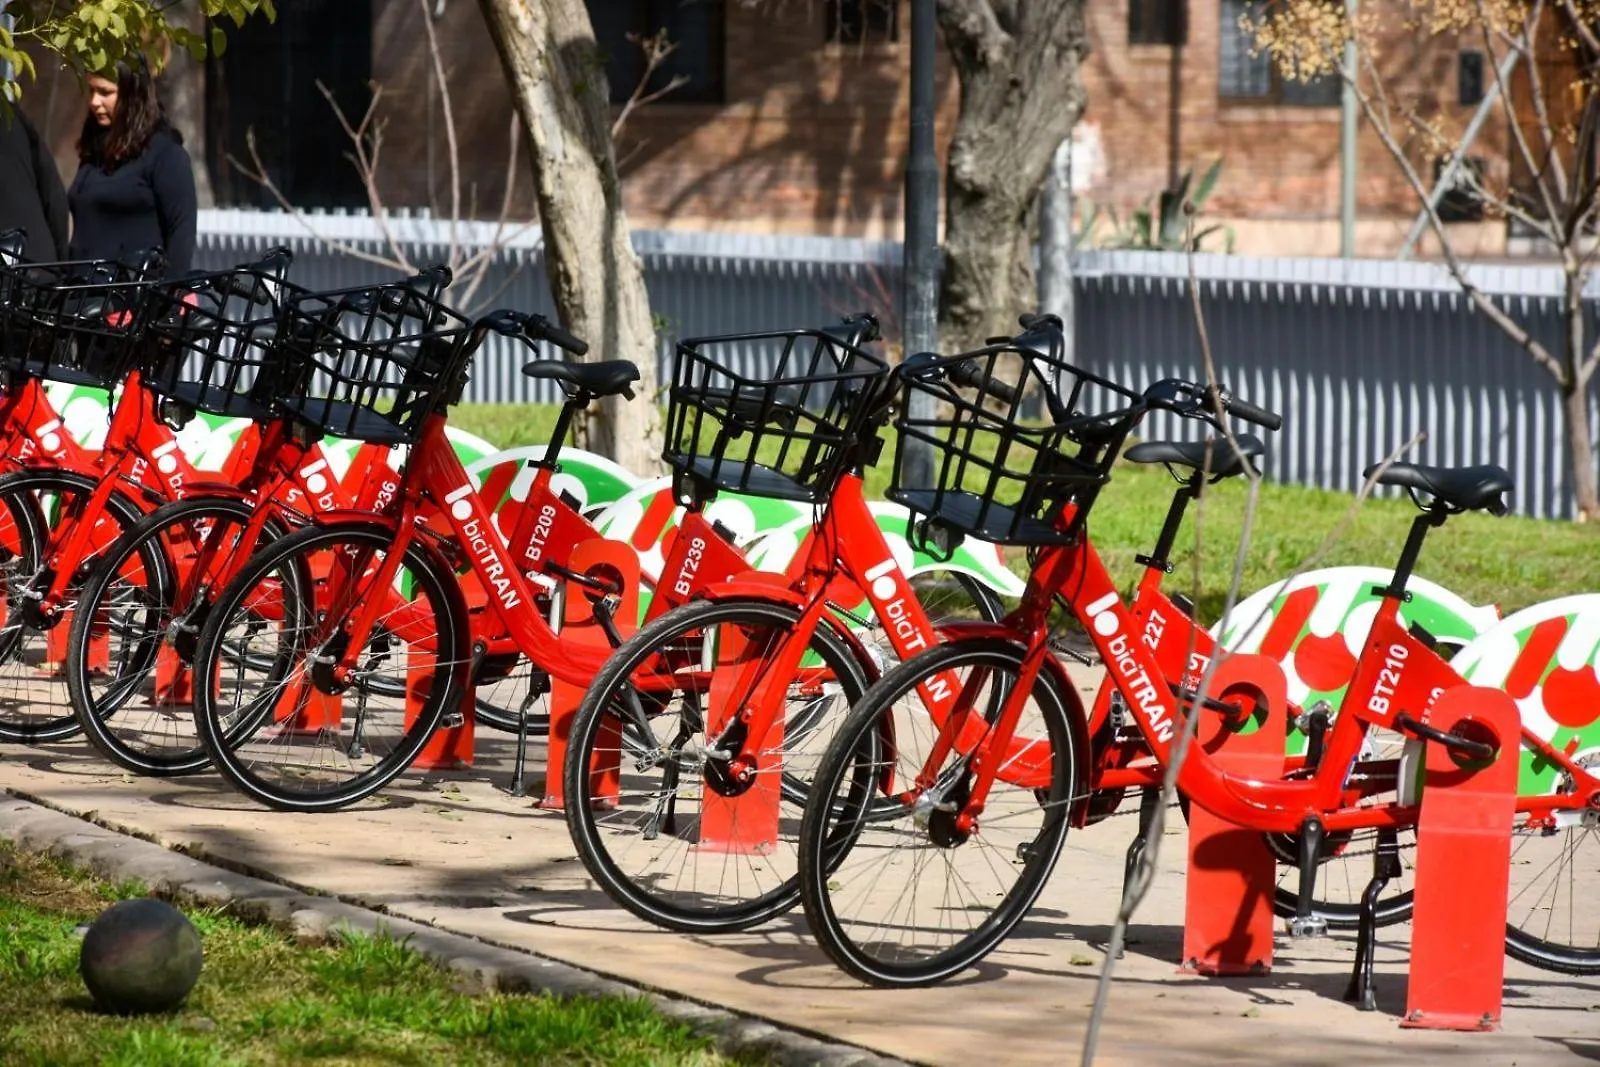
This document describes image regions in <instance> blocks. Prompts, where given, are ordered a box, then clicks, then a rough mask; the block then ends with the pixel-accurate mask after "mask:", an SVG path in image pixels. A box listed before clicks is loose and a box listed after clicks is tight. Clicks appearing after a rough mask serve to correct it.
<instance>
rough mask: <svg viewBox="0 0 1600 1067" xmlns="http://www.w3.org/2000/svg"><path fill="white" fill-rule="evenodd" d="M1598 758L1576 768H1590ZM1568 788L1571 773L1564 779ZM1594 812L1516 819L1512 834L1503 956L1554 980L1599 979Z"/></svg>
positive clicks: (1599, 844)
mask: <svg viewBox="0 0 1600 1067" xmlns="http://www.w3.org/2000/svg"><path fill="white" fill-rule="evenodd" d="M1596 759H1600V755H1596V756H1591V757H1590V758H1589V759H1587V760H1581V761H1580V762H1582V763H1585V764H1587V765H1588V766H1589V767H1593V766H1594V761H1595V760H1596ZM1566 779H1567V782H1568V783H1570V781H1571V775H1567V776H1566ZM1597 878H1600V813H1597V812H1596V811H1594V810H1593V809H1590V810H1588V811H1564V812H1560V813H1558V814H1557V815H1556V816H1555V823H1554V825H1551V824H1549V823H1538V824H1535V823H1532V822H1530V821H1529V820H1528V819H1526V818H1522V819H1519V821H1518V825H1517V826H1516V827H1515V829H1513V831H1512V834H1511V884H1510V887H1509V892H1508V894H1507V900H1506V922H1507V925H1506V952H1507V953H1509V954H1510V956H1511V958H1512V959H1516V960H1521V961H1522V962H1523V963H1526V964H1529V965H1530V966H1533V967H1538V968H1540V969H1542V970H1546V971H1556V972H1559V973H1561V974H1580V975H1597V974H1600V908H1597V907H1596V906H1595V884H1596V881H1597Z"/></svg>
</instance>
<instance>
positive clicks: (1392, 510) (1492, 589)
mask: <svg viewBox="0 0 1600 1067" xmlns="http://www.w3.org/2000/svg"><path fill="white" fill-rule="evenodd" d="M555 412H556V408H555V407H553V406H548V405H534V406H527V407H518V406H514V405H488V404H466V405H462V406H461V407H459V408H457V409H455V410H454V411H452V412H451V421H452V423H454V424H455V425H457V426H460V427H461V428H462V429H464V430H470V431H471V432H473V433H476V434H478V435H480V436H482V437H484V438H487V439H488V440H489V441H490V442H492V443H493V444H495V445H498V446H500V447H502V448H511V447H514V446H516V445H525V444H543V443H544V442H545V441H547V440H548V438H549V433H550V430H551V427H552V426H553V425H554V423H555ZM1262 436H1263V437H1265V438H1268V447H1270V446H1271V441H1270V436H1271V435H1270V434H1263V435H1262ZM892 456H893V445H892V443H890V444H889V445H887V446H886V447H885V449H884V459H883V461H882V462H881V463H879V465H878V466H877V467H875V468H874V469H873V470H871V471H870V472H868V477H867V489H868V492H869V494H870V495H873V496H881V495H882V494H883V490H884V487H885V486H886V485H887V484H888V480H889V463H890V461H891V458H892ZM1174 488H1175V485H1174V483H1173V481H1172V479H1171V478H1170V477H1168V475H1167V473H1166V471H1165V470H1163V469H1161V468H1159V467H1158V468H1149V467H1136V466H1133V465H1131V464H1124V465H1123V466H1121V467H1120V468H1118V470H1117V472H1116V475H1115V476H1114V477H1113V479H1112V481H1111V484H1110V485H1109V486H1107V487H1106V489H1105V490H1104V491H1103V492H1102V493H1101V496H1100V501H1099V503H1097V504H1096V505H1095V510H1094V513H1093V515H1092V516H1091V517H1090V523H1089V529H1090V533H1091V535H1092V536H1093V538H1094V541H1095V544H1096V546H1097V547H1098V548H1099V550H1100V553H1101V555H1102V556H1103V557H1104V558H1105V560H1106V564H1107V566H1109V567H1110V568H1111V571H1112V574H1113V575H1114V576H1116V577H1117V578H1119V579H1121V580H1123V581H1124V582H1125V584H1126V585H1127V586H1128V587H1129V588H1131V586H1132V584H1133V583H1134V582H1135V581H1136V580H1137V577H1138V571H1137V566H1136V564H1135V563H1134V560H1133V557H1134V556H1135V555H1137V554H1138V553H1140V552H1146V551H1148V550H1149V549H1150V547H1151V545H1152V544H1153V543H1154V541H1155V537H1156V534H1157V533H1158V532H1159V531H1160V529H1161V522H1162V520H1163V518H1165V516H1166V509H1167V504H1168V502H1169V501H1170V500H1171V498H1172V490H1173V489H1174ZM1246 493H1247V486H1246V484H1245V483H1244V482H1243V481H1240V480H1235V481H1232V482H1229V483H1225V484H1223V485H1220V486H1216V487H1214V488H1213V490H1212V491H1211V493H1210V495H1209V497H1208V503H1207V505H1206V507H1205V509H1204V512H1203V514H1202V515H1201V521H1200V523H1199V526H1200V527H1201V529H1202V551H1201V554H1200V580H1199V595H1198V596H1196V597H1195V601H1196V603H1197V604H1198V605H1199V607H1200V614H1201V617H1202V618H1204V619H1207V620H1210V619H1215V618H1216V617H1217V616H1218V615H1219V614H1220V613H1221V609H1222V603H1223V598H1224V596H1225V595H1226V592H1227V583H1228V579H1229V577H1230V576H1231V574H1232V571H1233V559H1234V554H1235V552H1236V550H1237V546H1238V544H1239V535H1240V533H1241V532H1242V529H1243V519H1244V503H1245V499H1246ZM1354 499H1355V498H1354V497H1353V496H1352V495H1350V494H1347V493H1335V492H1325V491H1323V490H1317V489H1305V488H1301V487H1298V486H1284V485H1275V484H1271V483H1263V484H1262V486H1261V493H1260V499H1259V502H1258V505H1257V514H1256V520H1255V523H1254V527H1253V531H1252V535H1251V541H1250V552H1249V556H1248V559H1247V562H1246V566H1245V571H1244V581H1243V586H1242V589H1241V594H1248V593H1251V592H1253V591H1255V590H1257V589H1260V588H1261V587H1263V586H1265V585H1268V584H1270V583H1272V582H1274V581H1278V580H1280V579H1282V578H1285V577H1287V576H1288V575H1289V574H1291V573H1293V572H1294V571H1295V570H1296V569H1297V568H1299V567H1300V565H1301V564H1302V563H1303V562H1304V561H1305V560H1306V559H1307V558H1308V557H1310V556H1311V555H1312V554H1313V553H1315V552H1317V551H1318V549H1319V548H1321V546H1322V544H1323V542H1324V541H1325V540H1326V539H1327V538H1328V536H1329V534H1330V533H1331V532H1332V531H1333V530H1334V528H1335V527H1336V526H1337V525H1338V524H1339V523H1340V522H1341V521H1342V520H1343V519H1344V517H1345V515H1346V514H1347V513H1348V512H1349V510H1350V506H1351V504H1352V502H1353V501H1354ZM1196 514H1197V509H1194V508H1191V510H1190V513H1189V519H1188V521H1187V522H1186V523H1185V526H1184V530H1183V533H1182V535H1181V536H1180V538H1179V542H1178V551H1177V553H1176V556H1175V560H1174V561H1175V562H1176V563H1177V565H1178V566H1177V570H1176V571H1175V572H1174V573H1173V575H1172V578H1171V587H1172V588H1173V589H1183V590H1192V589H1193V588H1194V585H1195V581H1194V557H1195V531H1196V526H1197V523H1196V521H1195V516H1196ZM1415 514H1416V509H1415V508H1414V507H1413V506H1412V504H1411V503H1410V501H1409V500H1405V499H1401V500H1368V501H1367V502H1366V503H1365V504H1363V505H1362V507H1361V509H1360V511H1359V512H1358V513H1357V514H1356V516H1355V518H1354V521H1353V522H1352V523H1351V524H1350V525H1349V526H1348V528H1346V530H1345V531H1344V533H1343V534H1342V536H1341V537H1340V538H1339V539H1338V540H1337V542H1335V543H1334V544H1333V546H1332V547H1331V548H1330V549H1329V550H1328V551H1327V552H1326V553H1325V554H1324V555H1323V556H1321V557H1320V558H1319V560H1318V565H1319V566H1340V565H1345V564H1367V565H1372V566H1382V567H1392V566H1393V565H1394V563H1395V561H1396V560H1397V559H1398V558H1399V555H1400V547H1401V545H1403V544H1404V543H1405V537H1406V533H1407V531H1408V530H1409V528H1410V521H1411V518H1412V516H1414V515H1415ZM1009 555H1010V556H1011V557H1013V566H1014V567H1015V568H1017V569H1018V573H1025V572H1026V561H1025V560H1023V558H1022V553H1021V552H1019V551H1013V552H1011V553H1009ZM1417 573H1418V574H1419V575H1421V576H1422V577H1425V578H1428V579H1431V580H1432V581H1435V582H1437V583H1439V584H1440V585H1442V586H1444V587H1445V588H1447V589H1449V590H1451V591H1452V592H1455V593H1457V594H1459V595H1460V596H1462V597H1465V598H1466V599H1467V600H1468V601H1470V602H1472V603H1474V604H1498V605H1500V608H1501V610H1502V611H1504V612H1506V613H1508V614H1509V613H1510V612H1512V611H1515V610H1517V609H1519V608H1524V607H1527V606H1528V605H1530V604H1536V603H1538V602H1540V601H1543V600H1549V599H1551V598H1553V597H1558V596H1566V595H1569V594H1573V593H1584V592H1600V527H1597V526H1595V525H1588V526H1582V525H1578V524H1575V523H1562V522H1550V521H1541V520H1537V519H1524V518H1514V517H1507V518H1503V519H1497V518H1493V517H1492V516H1489V515H1481V514H1473V515H1463V516H1460V517H1458V518H1454V519H1451V520H1450V521H1449V522H1448V523H1446V524H1445V526H1444V527H1443V528H1442V529H1440V530H1436V531H1434V532H1433V533H1431V534H1430V535H1429V538H1428V543H1427V545H1426V546H1425V547H1424V548H1423V554H1422V559H1421V562H1420V564H1419V566H1418V568H1417Z"/></svg>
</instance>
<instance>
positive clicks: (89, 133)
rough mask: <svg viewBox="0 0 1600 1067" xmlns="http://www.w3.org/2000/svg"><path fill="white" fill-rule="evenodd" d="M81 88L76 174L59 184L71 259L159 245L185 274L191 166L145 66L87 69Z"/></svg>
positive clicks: (190, 246) (172, 267) (170, 270)
mask: <svg viewBox="0 0 1600 1067" xmlns="http://www.w3.org/2000/svg"><path fill="white" fill-rule="evenodd" d="M113 75H114V77H113ZM88 89H89V114H88V116H87V117H86V118H85V119H84V121H83V134H82V136H80V137H79V139H78V159H79V160H80V163H79V166H78V176H77V177H76V178H74V179H73V180H72V187H71V188H70V189H68V190H67V200H68V201H69V203H71V205H72V247H71V252H72V256H73V258H75V259H121V258H123V257H125V256H129V255H132V254H134V253H137V252H143V251H145V250H147V249H151V248H159V249H161V251H162V252H164V253H165V254H166V259H167V267H166V274H167V276H168V277H176V276H178V275H180V274H184V273H186V272H187V271H188V270H189V264H190V261H191V260H193V258H194V228H195V193H194V168H193V167H192V165H191V164H190V162H189V153H188V152H187V151H185V150H184V147H183V136H182V135H181V134H180V133H179V132H178V131H177V130H175V129H173V127H172V125H171V124H170V123H169V122H167V116H166V112H165V111H164V110H162V107H161V101H160V99H159V98H158V97H157V96H156V86H155V81H154V80H153V79H152V78H151V76H150V68H149V67H148V66H146V65H145V62H144V60H143V59H142V58H139V57H133V58H132V59H130V60H129V61H126V62H124V63H119V64H117V67H116V69H115V70H114V71H108V72H107V73H106V74H105V75H98V74H91V75H90V76H89V78H88Z"/></svg>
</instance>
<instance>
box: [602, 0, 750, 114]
mask: <svg viewBox="0 0 1600 1067" xmlns="http://www.w3.org/2000/svg"><path fill="white" fill-rule="evenodd" d="M588 7H589V22H590V25H592V26H593V27H594V38H595V41H596V43H597V44H599V46H600V52H601V54H602V55H603V56H604V57H605V63H606V82H607V83H608V84H609V86H610V88H611V102H612V103H614V104H621V103H626V102H627V100H628V98H629V97H631V96H632V95H633V91H634V90H635V89H637V88H638V87H639V80H640V79H641V78H643V77H644V66H645V63H644V50H643V49H641V48H640V47H639V45H638V43H637V41H636V40H629V39H628V38H629V36H630V35H632V36H633V37H635V38H645V37H650V36H653V35H654V34H657V33H661V32H663V31H664V32H665V33H666V35H667V40H668V41H670V42H671V43H672V44H674V45H676V46H677V47H676V48H674V49H673V50H672V54H671V55H669V56H667V58H666V60H665V61H664V62H662V64H661V65H660V66H658V67H657V68H656V69H655V71H654V72H653V73H652V74H651V75H650V83H649V85H647V86H646V87H645V91H646V92H656V91H658V90H661V89H664V88H666V87H667V85H668V84H670V83H671V81H672V79H673V78H675V77H681V78H683V79H684V81H683V83H682V84H681V85H679V86H678V87H677V88H676V89H674V90H672V91H671V92H670V93H668V94H666V95H665V96H663V97H661V100H662V101H664V102H667V103H680V104H720V103H722V102H723V100H724V99H725V96H726V93H725V85H724V82H723V62H722V27H723V0H588Z"/></svg>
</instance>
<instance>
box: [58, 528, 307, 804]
mask: <svg viewBox="0 0 1600 1067" xmlns="http://www.w3.org/2000/svg"><path fill="white" fill-rule="evenodd" d="M254 511H255V506H254V505H253V504H252V503H251V502H249V501H247V500H242V499H238V498H233V497H191V498H186V499H183V500H176V501H173V502H171V503H169V504H164V505H162V506H161V507H159V508H157V509H156V510H155V511H153V512H151V513H150V514H149V515H146V516H145V517H144V518H143V519H141V520H139V522H138V523H137V524H135V525H134V527H133V528H132V529H130V530H129V531H128V532H127V533H125V534H124V535H123V536H122V537H121V538H120V539H119V540H118V541H117V543H116V544H115V545H113V546H112V547H111V548H110V550H108V551H107V552H106V554H105V556H104V557H103V558H102V559H101V561H100V563H99V564H98V565H97V566H96V567H95V569H94V571H93V572H92V573H91V574H90V576H89V580H88V581H87V582H86V583H85V584H84V587H83V592H82V595H81V596H80V597H79V601H78V603H79V606H80V610H79V611H77V612H76V613H75V614H74V616H73V620H72V636H71V639H70V642H69V644H68V650H67V688H68V691H69V693H70V694H71V697H72V705H73V711H74V713H75V714H76V715H77V717H78V723H79V725H80V726H81V727H82V729H83V732H84V736H85V737H86V738H87V739H88V740H89V742H90V743H91V744H92V745H94V747H95V748H96V750H98V751H99V753H100V754H101V755H102V756H104V757H105V758H106V759H108V760H110V761H111V762H113V763H115V764H117V765H118V766H120V767H122V768H124V769H125V770H128V771H131V772H132V773H134V774H139V775H147V776H152V777H176V776H180V775H185V774H194V773H196V772H198V771H201V770H204V769H205V768H206V767H207V766H209V765H210V762H211V759H210V756H209V755H207V753H206V750H205V746H204V745H203V744H202V743H201V741H200V738H199V736H198V735H197V734H196V735H194V736H193V737H192V744H186V743H184V741H186V740H188V739H184V740H180V741H179V743H178V744H170V743H169V744H161V743H159V742H160V740H161V738H158V737H154V736H152V734H153V731H151V730H148V729H141V730H133V729H129V728H127V727H126V726H124V727H121V728H119V727H117V726H115V725H114V722H113V720H114V717H115V716H117V715H119V714H120V713H121V712H122V710H123V709H124V708H125V707H126V706H127V703H128V701H130V700H131V699H133V698H134V697H135V695H136V694H138V693H139V691H140V690H141V689H142V688H143V686H144V683H145V681H146V680H147V679H148V678H149V676H150V674H151V672H152V671H154V670H155V668H156V664H157V662H158V657H159V656H160V654H161V652H162V651H163V650H164V649H166V650H169V651H170V652H171V654H173V655H176V656H177V657H178V658H179V660H180V661H182V662H186V663H188V664H189V665H190V666H192V660H193V648H192V647H191V648H184V647H175V643H176V642H178V641H179V640H180V639H181V640H183V641H184V642H185V643H187V642H197V641H198V636H199V633H198V631H199V630H200V628H201V626H200V625H198V624H200V623H203V621H204V619H205V611H206V610H208V609H207V608H204V607H202V608H201V609H200V612H199V615H198V618H195V617H194V613H195V609H194V607H193V606H192V605H175V604H174V603H173V601H174V598H175V597H176V596H177V595H178V594H179V592H180V588H179V586H180V584H181V577H180V575H179V573H178V567H177V564H176V563H174V562H173V560H172V551H171V547H170V546H171V544H172V543H173V542H171V541H170V539H168V538H164V536H163V535H164V534H167V532H168V531H170V530H171V529H172V528H173V527H175V526H185V527H193V526H195V525H197V524H200V523H209V524H211V532H210V533H207V535H206V536H208V537H209V536H213V535H214V534H215V531H216V529H217V527H218V526H220V525H221V524H223V523H228V524H230V525H232V526H236V527H243V526H244V525H245V524H246V523H247V522H249V520H250V518H251V515H252V514H253V513H254ZM285 532H286V530H285V528H284V526H283V524H282V523H280V522H278V521H277V520H276V519H269V520H268V521H267V526H266V528H265V529H264V530H263V531H262V538H263V540H262V542H261V543H262V544H270V543H272V542H273V541H275V540H277V539H278V538H280V537H282V536H283V535H284V534H285ZM250 547H252V548H253V547H254V546H250ZM234 550H235V551H243V552H245V554H246V555H249V554H250V553H249V552H248V551H246V549H245V548H244V547H243V546H237V545H236V546H235V548H234ZM135 554H138V555H139V556H140V557H141V559H142V560H143V563H142V566H143V567H144V568H145V569H146V571H150V570H156V571H157V572H158V574H159V579H160V580H159V581H158V582H156V583H151V587H150V588H151V592H150V593H149V594H147V597H146V599H145V602H144V603H142V604H136V605H134V611H135V612H138V611H140V609H141V608H142V609H143V611H144V612H147V613H149V616H150V617H149V618H148V619H147V620H146V622H147V624H146V627H145V629H144V631H143V632H142V633H141V634H139V636H138V638H137V641H138V643H137V645H136V646H135V648H134V650H133V655H132V656H131V657H125V658H123V659H122V660H120V661H119V664H118V668H117V670H116V672H115V675H114V677H113V678H112V681H111V683H110V688H109V689H108V690H107V691H106V692H105V693H104V694H101V695H98V696H97V695H96V693H95V691H94V686H93V681H92V679H91V672H90V670H89V667H88V664H89V659H90V657H89V644H90V641H91V639H92V637H93V636H94V631H95V629H96V627H97V626H101V627H103V628H105V629H114V628H115V621H116V620H115V617H114V616H112V610H111V609H110V608H103V607H102V603H103V602H104V601H105V599H106V597H107V595H108V593H109V592H110V591H111V589H112V586H113V583H114V582H116V580H117V579H118V578H119V576H121V575H122V574H123V567H124V565H125V564H126V563H127V561H129V560H131V559H132V558H133V557H134V556H135ZM201 592H202V595H204V596H205V597H206V599H207V601H208V602H209V601H210V600H211V598H212V596H213V595H214V593H215V590H202V591H201ZM103 613H104V616H105V617H104V618H103ZM180 616H181V619H180ZM180 621H187V625H185V626H184V627H183V631H182V632H183V633H184V634H187V635H189V636H187V637H186V638H180V631H179V629H178V625H179V623H180ZM133 625H138V622H137V621H134V622H133ZM148 697H149V707H148V710H146V711H144V712H143V713H142V715H143V717H142V719H141V720H136V721H142V722H143V723H146V724H150V723H154V724H155V725H157V726H158V727H159V725H160V720H162V719H168V718H178V716H174V715H171V714H170V713H164V712H162V710H161V705H160V704H159V703H158V701H159V695H158V694H156V693H155V692H153V691H152V692H151V693H150V694H148ZM171 706H172V707H181V706H182V705H179V704H174V705H171ZM138 714H139V713H135V715H138ZM181 718H182V720H184V721H185V722H186V723H187V724H189V729H190V730H192V729H193V726H192V723H193V718H194V717H193V714H192V712H191V711H190V710H187V709H186V710H185V711H184V712H183V714H182V716H181ZM174 728H176V724H174ZM166 739H167V740H169V741H171V740H177V739H176V738H174V737H172V736H171V735H170V734H168V735H167V738H166Z"/></svg>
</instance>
